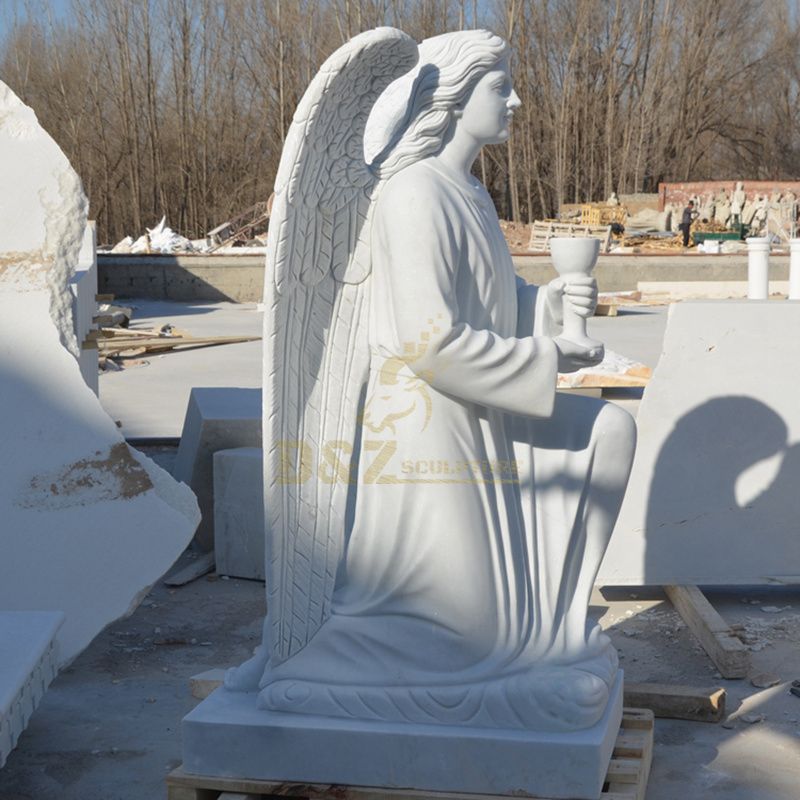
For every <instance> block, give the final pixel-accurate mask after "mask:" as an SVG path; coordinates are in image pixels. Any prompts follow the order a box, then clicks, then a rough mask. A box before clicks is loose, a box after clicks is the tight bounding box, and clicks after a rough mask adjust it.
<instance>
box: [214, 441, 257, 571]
mask: <svg viewBox="0 0 800 800" xmlns="http://www.w3.org/2000/svg"><path fill="white" fill-rule="evenodd" d="M263 464H264V459H263V454H262V451H261V448H260V447H237V448H234V449H232V450H218V451H217V452H216V453H214V554H215V556H216V561H217V573H219V574H220V575H222V576H223V577H225V576H228V575H233V576H234V577H236V578H252V579H256V580H264V540H265V535H264V491H263V477H262V472H263Z"/></svg>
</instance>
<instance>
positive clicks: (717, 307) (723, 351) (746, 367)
mask: <svg viewBox="0 0 800 800" xmlns="http://www.w3.org/2000/svg"><path fill="white" fill-rule="evenodd" d="M799 340H800V312H799V311H798V307H797V304H795V303H790V302H769V301H759V300H749V301H747V300H745V301H740V300H729V301H717V302H714V301H707V302H686V303H680V304H678V305H673V306H672V307H671V308H670V313H669V320H668V324H667V331H666V334H665V337H664V349H663V352H662V355H661V359H660V361H659V363H658V366H657V367H656V369H655V372H654V373H653V377H652V379H651V381H650V383H649V385H648V387H647V389H646V390H645V392H644V397H643V400H642V404H641V406H640V408H639V414H638V418H637V423H638V428H639V445H638V448H637V453H636V459H635V461H634V466H633V472H632V475H631V480H630V485H629V487H628V492H627V494H626V496H625V502H624V503H623V506H622V511H621V512H620V517H619V520H618V522H617V525H616V528H615V531H614V534H613V536H612V537H611V544H610V546H609V549H608V552H607V554H606V557H605V559H604V561H603V564H602V566H601V569H600V574H599V577H598V582H599V583H601V584H606V585H614V584H634V585H641V584H661V585H669V584H761V583H773V582H774V581H776V580H777V581H783V580H785V581H787V582H794V583H796V582H798V581H800V537H798V536H797V509H798V500H797V492H798V489H797V487H798V485H800V404H798V402H797V375H798V373H800V356H798V352H797V347H796V344H795V343H796V342H797V341H799Z"/></svg>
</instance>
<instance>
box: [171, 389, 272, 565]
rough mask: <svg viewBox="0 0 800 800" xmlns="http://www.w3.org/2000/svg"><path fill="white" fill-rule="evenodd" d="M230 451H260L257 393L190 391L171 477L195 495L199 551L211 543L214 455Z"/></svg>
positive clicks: (222, 390)
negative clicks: (258, 448) (232, 449)
mask: <svg viewBox="0 0 800 800" xmlns="http://www.w3.org/2000/svg"><path fill="white" fill-rule="evenodd" d="M234 447H261V390H260V389H243V388H239V387H233V386H232V387H230V388H227V387H226V388H213V387H199V388H194V389H192V393H191V395H190V396H189V404H188V406H187V408H186V418H185V420H184V423H183V433H182V434H181V443H180V446H179V447H178V455H177V457H176V459H175V467H174V469H173V474H174V475H175V477H176V478H177V479H178V480H179V481H183V482H184V483H185V484H187V485H188V486H190V487H191V488H192V490H193V491H194V493H195V494H196V495H197V500H198V502H199V504H200V511H201V513H202V515H203V519H202V521H201V523H200V526H199V527H198V529H197V534H196V537H195V539H196V541H197V543H198V544H199V545H200V547H202V548H203V549H204V550H210V549H211V548H212V547H213V545H214V472H213V461H214V453H216V452H217V450H226V449H229V448H234Z"/></svg>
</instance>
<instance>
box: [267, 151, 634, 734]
mask: <svg viewBox="0 0 800 800" xmlns="http://www.w3.org/2000/svg"><path fill="white" fill-rule="evenodd" d="M374 212H375V213H374V221H373V229H372V251H373V272H372V276H371V278H370V280H371V281H372V287H371V322H370V331H369V346H370V350H371V367H370V378H369V385H368V387H367V392H366V401H365V406H364V411H363V425H362V433H361V439H360V442H359V443H358V446H357V447H358V449H357V452H358V462H357V475H358V477H357V481H356V485H355V487H354V488H355V493H354V497H355V502H354V506H353V508H352V514H351V524H350V525H349V530H348V535H347V538H346V542H345V557H344V559H343V562H342V565H341V567H340V571H339V576H338V579H337V589H336V592H335V594H334V601H333V608H332V614H331V617H330V618H329V619H328V620H327V621H326V622H325V624H324V625H323V626H322V628H321V629H320V630H319V631H318V632H317V633H316V634H315V636H314V637H313V638H312V639H311V641H310V642H309V643H308V644H307V645H306V647H305V648H304V649H303V650H301V651H300V652H299V653H297V654H296V655H293V656H292V657H290V658H289V659H288V660H286V661H285V662H284V663H282V664H278V665H268V666H267V669H266V671H265V673H264V676H263V678H262V681H261V684H260V685H261V688H262V692H261V696H260V698H261V699H260V702H261V703H262V704H263V705H265V706H266V707H268V708H272V709H276V710H283V711H293V712H298V713H310V714H322V715H332V716H345V717H347V716H349V717H354V718H370V719H380V720H398V721H415V722H426V723H440V724H470V725H483V726H489V727H508V728H520V727H521V728H531V729H540V730H570V729H578V728H582V727H588V726H590V725H592V724H594V722H596V721H597V720H598V719H599V718H600V716H601V715H602V713H603V712H604V710H605V706H606V702H607V698H608V693H609V688H610V686H611V684H612V683H613V680H614V679H615V676H616V671H617V660H616V653H615V652H614V650H613V648H612V647H611V646H610V643H609V642H608V639H607V637H605V636H604V635H603V634H601V633H600V632H599V628H597V626H591V625H588V626H587V623H586V611H587V604H588V600H589V593H590V591H591V587H592V584H593V580H594V577H595V575H596V573H597V569H598V568H599V564H600V560H601V558H602V555H603V552H604V550H605V545H606V544H607V541H608V537H609V536H610V533H611V528H612V527H613V522H614V519H615V517H616V513H617V511H618V508H619V504H620V502H621V499H622V491H623V490H624V484H625V480H626V479H627V473H628V470H629V468H630V460H631V458H632V446H631V447H630V448H629V449H630V452H629V453H628V452H625V453H622V454H621V456H620V458H621V459H622V462H625V461H626V459H627V463H621V464H616V465H615V466H613V467H612V468H609V469H605V468H602V465H600V464H598V463H596V462H597V461H598V460H599V459H600V460H601V457H604V453H601V452H600V451H601V448H600V447H599V445H598V442H599V441H600V439H601V438H602V437H603V436H606V437H607V436H608V435H609V434H610V435H612V436H616V435H622V436H623V438H624V437H625V436H627V437H628V439H630V440H631V442H632V428H631V423H630V418H629V417H627V415H625V414H624V412H620V411H619V410H618V409H616V408H613V407H608V406H607V404H604V403H602V402H600V401H595V400H592V399H590V398H567V397H562V396H559V397H558V398H557V397H556V391H555V387H556V375H557V350H556V346H555V344H554V342H553V340H552V338H551V337H552V335H553V334H554V333H555V332H556V331H555V328H554V325H553V323H552V321H551V320H550V319H549V316H548V313H547V310H546V307H545V305H546V304H545V303H544V301H543V298H544V293H543V292H542V293H541V295H540V294H539V293H537V290H536V288H535V287H531V286H526V285H525V284H524V283H523V282H521V281H519V280H518V279H517V278H516V276H515V273H514V269H513V265H512V262H511V257H510V255H509V252H508V248H507V245H506V242H505V239H504V237H503V235H502V232H501V230H500V227H499V223H498V220H497V216H496V212H495V209H494V206H493V204H492V201H491V198H490V197H489V195H488V193H487V192H486V190H485V189H484V188H483V187H482V186H481V185H480V184H477V182H476V183H475V184H467V183H465V182H464V181H463V180H462V179H460V178H458V177H457V176H455V175H453V174H450V173H448V172H446V171H445V168H444V167H442V166H441V165H440V164H438V163H436V162H434V161H432V160H426V161H420V162H418V163H417V164H415V165H413V166H411V167H408V168H406V169H405V170H403V171H402V172H400V173H398V174H397V175H395V176H394V177H392V178H391V179H390V180H389V181H388V182H387V183H386V185H385V186H384V187H383V188H382V191H381V194H380V196H379V199H378V201H377V204H376V207H375V209H374ZM609 409H610V410H609ZM616 460H618V459H616ZM604 476H606V477H604Z"/></svg>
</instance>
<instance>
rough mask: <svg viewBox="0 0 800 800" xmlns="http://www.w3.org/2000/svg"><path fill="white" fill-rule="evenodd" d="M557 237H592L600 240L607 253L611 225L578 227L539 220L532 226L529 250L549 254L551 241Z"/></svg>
mask: <svg viewBox="0 0 800 800" xmlns="http://www.w3.org/2000/svg"><path fill="white" fill-rule="evenodd" d="M555 236H566V237H591V238H595V239H599V240H600V250H601V251H602V252H603V253H607V252H608V249H609V247H610V246H611V226H610V225H599V226H598V225H578V224H575V223H567V222H555V221H554V220H541V221H539V220H537V221H536V222H534V223H533V224H532V225H531V238H530V242H529V243H528V250H532V251H534V252H545V253H546V252H549V251H550V239H552V238H553V237H555Z"/></svg>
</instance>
